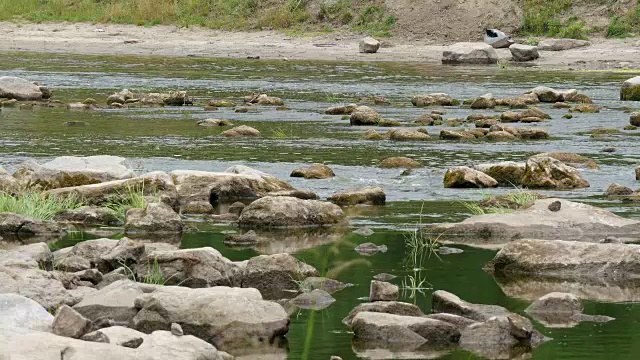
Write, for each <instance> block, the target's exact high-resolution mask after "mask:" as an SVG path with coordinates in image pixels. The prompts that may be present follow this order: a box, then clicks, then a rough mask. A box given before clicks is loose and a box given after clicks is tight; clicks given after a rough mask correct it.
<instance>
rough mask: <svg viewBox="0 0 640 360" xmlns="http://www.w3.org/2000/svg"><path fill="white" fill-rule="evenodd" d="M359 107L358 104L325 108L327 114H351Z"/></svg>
mask: <svg viewBox="0 0 640 360" xmlns="http://www.w3.org/2000/svg"><path fill="white" fill-rule="evenodd" d="M357 107H358V105H356V104H349V105H342V106H334V107H330V108H328V109H327V110H325V112H324V113H325V114H327V115H351V113H352V112H353V111H354V110H355V109H356V108H357Z"/></svg>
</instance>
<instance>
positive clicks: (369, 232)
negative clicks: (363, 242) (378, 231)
mask: <svg viewBox="0 0 640 360" xmlns="http://www.w3.org/2000/svg"><path fill="white" fill-rule="evenodd" d="M353 233H354V234H358V235H360V236H365V237H366V236H371V235H373V234H374V232H373V230H371V229H370V228H368V227H366V226H364V227H361V228H359V229H357V230H354V231H353Z"/></svg>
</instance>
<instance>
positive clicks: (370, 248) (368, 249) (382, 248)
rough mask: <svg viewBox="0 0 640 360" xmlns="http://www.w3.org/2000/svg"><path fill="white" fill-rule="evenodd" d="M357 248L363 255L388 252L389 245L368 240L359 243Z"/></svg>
mask: <svg viewBox="0 0 640 360" xmlns="http://www.w3.org/2000/svg"><path fill="white" fill-rule="evenodd" d="M355 250H356V251H357V252H358V253H360V254H362V255H373V254H376V253H379V252H383V253H384V252H387V245H376V244H374V243H370V242H367V243H363V244H360V245H358V246H357V247H356V249H355Z"/></svg>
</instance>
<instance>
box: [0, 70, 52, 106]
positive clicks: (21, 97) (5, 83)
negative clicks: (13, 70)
mask: <svg viewBox="0 0 640 360" xmlns="http://www.w3.org/2000/svg"><path fill="white" fill-rule="evenodd" d="M0 98H8V99H15V100H18V101H32V100H42V99H43V98H44V96H43V93H42V89H41V88H40V87H39V86H38V85H35V84H34V83H32V82H30V81H28V80H25V79H22V78H18V77H13V76H2V77H0Z"/></svg>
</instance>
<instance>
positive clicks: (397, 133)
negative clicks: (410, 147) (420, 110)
mask: <svg viewBox="0 0 640 360" xmlns="http://www.w3.org/2000/svg"><path fill="white" fill-rule="evenodd" d="M389 139H391V140H395V141H425V140H429V139H431V136H429V134H427V133H426V132H424V131H419V130H413V129H406V128H401V129H395V130H391V131H390V132H389Z"/></svg>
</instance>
